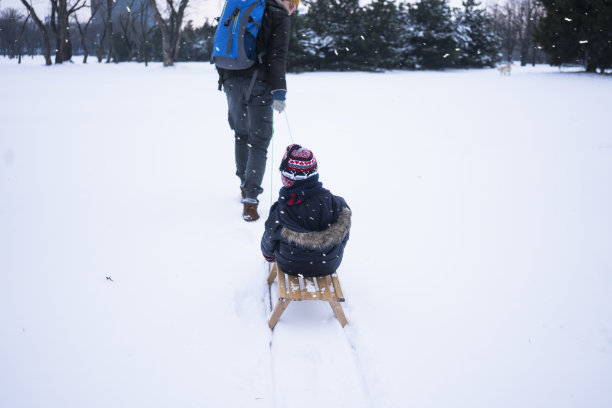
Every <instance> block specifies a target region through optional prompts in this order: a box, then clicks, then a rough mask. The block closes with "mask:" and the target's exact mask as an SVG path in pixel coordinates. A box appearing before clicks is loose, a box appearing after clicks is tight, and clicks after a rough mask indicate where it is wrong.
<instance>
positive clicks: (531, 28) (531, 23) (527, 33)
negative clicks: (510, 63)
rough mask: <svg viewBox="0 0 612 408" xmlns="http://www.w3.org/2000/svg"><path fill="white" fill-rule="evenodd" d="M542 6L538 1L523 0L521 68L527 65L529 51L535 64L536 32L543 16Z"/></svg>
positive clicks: (520, 23) (519, 23)
mask: <svg viewBox="0 0 612 408" xmlns="http://www.w3.org/2000/svg"><path fill="white" fill-rule="evenodd" d="M542 10H543V9H542V5H541V4H540V3H539V2H538V1H537V0H521V2H520V4H519V13H518V17H519V18H518V21H517V27H518V42H519V47H520V53H521V66H525V65H527V58H528V56H529V51H533V53H532V62H534V63H535V49H536V47H535V43H534V32H535V29H536V27H537V24H538V23H539V20H540V18H541V16H542V12H543V11H542Z"/></svg>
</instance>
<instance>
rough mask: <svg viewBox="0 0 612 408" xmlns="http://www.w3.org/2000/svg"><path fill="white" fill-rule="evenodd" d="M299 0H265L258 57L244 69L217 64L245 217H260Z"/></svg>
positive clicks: (259, 35)
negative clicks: (223, 66) (224, 97)
mask: <svg viewBox="0 0 612 408" xmlns="http://www.w3.org/2000/svg"><path fill="white" fill-rule="evenodd" d="M298 5H299V0H268V1H266V5H265V10H264V14H263V18H262V22H261V27H260V29H259V33H258V34H257V40H256V52H257V55H258V56H261V58H259V60H258V61H257V62H256V63H255V65H254V66H253V67H251V68H248V69H243V70H230V69H223V68H219V67H217V70H218V72H219V84H220V86H221V85H222V86H223V90H224V91H225V94H226V95H227V104H228V120H229V125H230V128H231V129H232V130H233V131H234V138H235V160H236V175H237V176H238V177H239V178H240V190H241V194H242V203H243V211H242V217H243V218H244V220H245V221H256V220H257V219H259V214H258V213H257V205H258V204H259V200H258V199H257V197H258V196H259V195H260V194H261V193H262V192H263V188H262V187H261V184H262V181H263V176H264V172H265V169H266V159H267V153H268V146H269V144H270V140H271V139H272V126H273V120H272V118H273V109H275V110H277V111H278V112H279V113H280V112H282V111H283V110H284V109H285V106H286V105H285V97H286V93H287V83H286V80H285V72H286V60H287V52H288V50H289V30H290V20H289V17H290V15H291V14H292V13H293V12H294V11H295V10H297V7H298Z"/></svg>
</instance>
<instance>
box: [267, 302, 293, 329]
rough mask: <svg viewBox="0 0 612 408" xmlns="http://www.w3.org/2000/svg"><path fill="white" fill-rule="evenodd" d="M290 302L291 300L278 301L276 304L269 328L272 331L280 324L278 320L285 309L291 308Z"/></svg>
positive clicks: (269, 321)
mask: <svg viewBox="0 0 612 408" xmlns="http://www.w3.org/2000/svg"><path fill="white" fill-rule="evenodd" d="M289 302H290V300H282V299H279V300H278V303H276V306H274V311H273V312H272V316H270V320H268V326H269V327H270V329H274V326H276V323H278V319H280V317H281V315H282V314H283V312H284V311H285V309H287V306H289Z"/></svg>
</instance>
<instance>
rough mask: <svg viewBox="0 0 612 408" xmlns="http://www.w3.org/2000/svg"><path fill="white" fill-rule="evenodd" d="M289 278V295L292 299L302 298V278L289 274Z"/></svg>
mask: <svg viewBox="0 0 612 408" xmlns="http://www.w3.org/2000/svg"><path fill="white" fill-rule="evenodd" d="M287 280H288V281H289V297H290V298H291V300H302V291H301V290H300V278H298V277H297V276H292V275H287Z"/></svg>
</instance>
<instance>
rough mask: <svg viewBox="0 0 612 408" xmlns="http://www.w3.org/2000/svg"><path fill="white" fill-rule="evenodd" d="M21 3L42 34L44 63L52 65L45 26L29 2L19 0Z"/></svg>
mask: <svg viewBox="0 0 612 408" xmlns="http://www.w3.org/2000/svg"><path fill="white" fill-rule="evenodd" d="M21 3H22V4H23V5H24V6H25V8H26V9H28V13H30V16H31V17H32V20H34V22H35V23H36V25H37V26H38V28H39V30H40V32H41V34H42V37H43V55H44V56H45V64H46V65H52V64H53V62H52V61H51V44H50V42H49V33H48V32H47V27H46V26H45V25H44V24H43V22H42V21H41V20H40V18H38V15H37V14H36V11H35V10H34V7H32V5H31V4H29V3H28V2H27V1H26V0H21Z"/></svg>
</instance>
